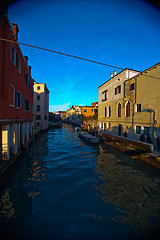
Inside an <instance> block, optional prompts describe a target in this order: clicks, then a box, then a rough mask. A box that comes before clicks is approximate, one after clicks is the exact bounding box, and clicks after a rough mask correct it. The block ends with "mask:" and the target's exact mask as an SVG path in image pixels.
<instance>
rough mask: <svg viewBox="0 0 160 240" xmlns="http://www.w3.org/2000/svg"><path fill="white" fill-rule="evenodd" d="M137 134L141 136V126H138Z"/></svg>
mask: <svg viewBox="0 0 160 240" xmlns="http://www.w3.org/2000/svg"><path fill="white" fill-rule="evenodd" d="M136 133H137V134H141V126H136Z"/></svg>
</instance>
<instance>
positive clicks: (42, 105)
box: [33, 82, 49, 130]
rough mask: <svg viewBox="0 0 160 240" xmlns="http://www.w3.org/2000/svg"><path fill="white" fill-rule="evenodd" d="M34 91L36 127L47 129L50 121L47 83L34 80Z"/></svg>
mask: <svg viewBox="0 0 160 240" xmlns="http://www.w3.org/2000/svg"><path fill="white" fill-rule="evenodd" d="M33 92H34V94H33V113H34V129H36V128H40V130H45V129H47V128H48V121H49V90H48V88H47V86H46V84H45V83H36V82H34V87H33Z"/></svg>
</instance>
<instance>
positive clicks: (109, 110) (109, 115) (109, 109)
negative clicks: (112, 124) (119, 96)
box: [108, 106, 111, 117]
mask: <svg viewBox="0 0 160 240" xmlns="http://www.w3.org/2000/svg"><path fill="white" fill-rule="evenodd" d="M108 117H111V106H109V107H108Z"/></svg>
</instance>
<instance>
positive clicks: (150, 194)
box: [0, 125, 160, 240]
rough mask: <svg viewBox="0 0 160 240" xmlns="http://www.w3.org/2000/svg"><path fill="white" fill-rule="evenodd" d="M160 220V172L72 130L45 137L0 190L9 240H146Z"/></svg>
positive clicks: (1, 223)
mask: <svg viewBox="0 0 160 240" xmlns="http://www.w3.org/2000/svg"><path fill="white" fill-rule="evenodd" d="M159 217H160V171H158V170H156V169H155V168H153V167H151V166H149V165H147V164H145V163H143V162H141V161H137V160H134V159H132V158H130V157H128V156H126V155H125V154H123V153H121V152H119V151H117V150H115V149H113V148H110V147H108V146H105V145H103V144H99V145H96V146H95V145H89V144H87V143H85V142H83V141H82V140H81V139H79V137H78V136H77V133H76V132H74V129H73V128H72V126H70V125H63V127H62V129H55V130H52V131H51V130H49V131H48V132H45V133H43V134H42V135H41V137H40V138H38V139H37V140H36V142H35V144H34V146H31V147H30V160H29V161H27V158H26V157H24V158H22V159H21V161H20V163H19V165H18V166H17V168H16V169H15V171H14V172H13V174H12V175H11V177H10V178H9V180H8V181H7V183H6V185H5V186H4V188H3V189H2V190H1V192H0V234H1V236H2V235H3V238H4V239H5V237H7V236H8V235H9V236H12V237H13V236H14V237H15V236H17V237H21V238H23V239H28V240H30V239H59V240H61V239H75V240H76V239H99V240H101V239H137V238H138V239H139V238H140V239H141V238H142V237H144V238H146V236H149V235H148V234H150V235H151V234H153V233H154V230H155V227H158V226H159ZM1 239H2V238H1Z"/></svg>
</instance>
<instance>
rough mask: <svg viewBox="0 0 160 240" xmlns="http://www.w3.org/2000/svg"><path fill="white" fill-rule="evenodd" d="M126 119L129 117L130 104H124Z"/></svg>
mask: <svg viewBox="0 0 160 240" xmlns="http://www.w3.org/2000/svg"><path fill="white" fill-rule="evenodd" d="M126 117H130V102H127V104H126Z"/></svg>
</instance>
